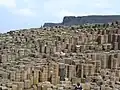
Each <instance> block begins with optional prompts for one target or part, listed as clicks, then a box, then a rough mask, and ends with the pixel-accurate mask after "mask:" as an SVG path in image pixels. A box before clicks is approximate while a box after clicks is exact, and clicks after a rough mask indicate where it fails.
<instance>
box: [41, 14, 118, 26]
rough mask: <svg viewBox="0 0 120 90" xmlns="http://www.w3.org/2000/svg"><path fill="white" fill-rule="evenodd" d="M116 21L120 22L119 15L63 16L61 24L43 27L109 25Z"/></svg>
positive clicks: (46, 24) (50, 24) (48, 24)
mask: <svg viewBox="0 0 120 90" xmlns="http://www.w3.org/2000/svg"><path fill="white" fill-rule="evenodd" d="M117 20H120V15H91V16H78V17H75V16H65V17H64V18H63V21H62V22H61V23H45V24H44V25H43V27H52V26H61V25H64V26H71V25H83V24H87V23H90V24H96V23H111V22H114V21H117Z"/></svg>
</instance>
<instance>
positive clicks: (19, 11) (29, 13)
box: [15, 8, 36, 16]
mask: <svg viewBox="0 0 120 90" xmlns="http://www.w3.org/2000/svg"><path fill="white" fill-rule="evenodd" d="M15 14H18V15H22V16H35V15H36V13H35V12H33V11H32V10H31V9H29V8H23V9H17V10H16V11H15Z"/></svg>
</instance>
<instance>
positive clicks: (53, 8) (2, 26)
mask: <svg viewBox="0 0 120 90" xmlns="http://www.w3.org/2000/svg"><path fill="white" fill-rule="evenodd" d="M119 3H120V0H0V32H2V33H3V32H7V31H10V30H15V29H20V28H30V27H40V26H41V25H43V24H44V23H45V22H62V18H63V17H64V16H82V15H106V14H117V15H118V14H120V6H119Z"/></svg>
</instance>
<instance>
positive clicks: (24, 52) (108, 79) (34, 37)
mask: <svg viewBox="0 0 120 90" xmlns="http://www.w3.org/2000/svg"><path fill="white" fill-rule="evenodd" d="M119 39H120V24H119V22H115V23H112V24H111V25H110V24H107V25H106V24H105V25H104V24H103V25H83V26H81V25H77V26H72V27H66V26H59V27H51V28H50V27H48V28H31V29H29V30H27V29H24V30H16V31H10V32H8V33H4V34H1V35H0V90H73V88H74V85H75V84H76V83H77V82H80V83H81V85H82V87H83V89H84V90H120V40H119Z"/></svg>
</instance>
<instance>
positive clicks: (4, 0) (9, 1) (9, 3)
mask: <svg viewBox="0 0 120 90" xmlns="http://www.w3.org/2000/svg"><path fill="white" fill-rule="evenodd" d="M0 6H5V7H7V8H16V1H15V0H0Z"/></svg>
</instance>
